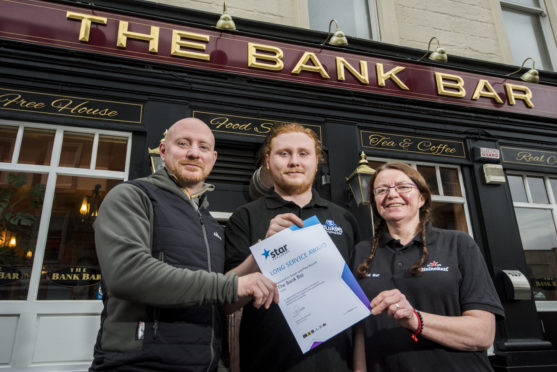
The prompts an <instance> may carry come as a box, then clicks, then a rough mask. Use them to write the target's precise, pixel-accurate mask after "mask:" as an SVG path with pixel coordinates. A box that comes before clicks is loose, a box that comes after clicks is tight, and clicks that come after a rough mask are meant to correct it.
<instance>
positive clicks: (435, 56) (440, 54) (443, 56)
mask: <svg viewBox="0 0 557 372" xmlns="http://www.w3.org/2000/svg"><path fill="white" fill-rule="evenodd" d="M427 58H429V59H431V60H432V61H438V62H447V60H448V58H447V52H445V49H443V48H437V50H436V51H435V52H433V53H431V54H430V55H429V57H427Z"/></svg>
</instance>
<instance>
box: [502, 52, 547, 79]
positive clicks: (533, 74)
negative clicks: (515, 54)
mask: <svg viewBox="0 0 557 372" xmlns="http://www.w3.org/2000/svg"><path fill="white" fill-rule="evenodd" d="M529 59H531V60H532V68H531V69H530V70H528V71H526V72H525V73H524V74H522V76H521V77H520V80H522V81H526V82H528V83H539V82H540V73H539V72H538V70H536V61H534V58H532V57H528V58H526V59H525V60H524V61H522V64H521V65H520V68H519V69H518V70H516V71H513V72H511V73H509V74H507V75H506V76H511V75H512V74H515V73H517V72H520V70H522V68H523V67H524V64H525V63H526V62H527V61H528V60H529Z"/></svg>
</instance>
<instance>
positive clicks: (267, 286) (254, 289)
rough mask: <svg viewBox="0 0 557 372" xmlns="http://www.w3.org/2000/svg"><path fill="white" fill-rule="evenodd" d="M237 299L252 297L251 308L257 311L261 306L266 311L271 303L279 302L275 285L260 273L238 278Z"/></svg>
mask: <svg viewBox="0 0 557 372" xmlns="http://www.w3.org/2000/svg"><path fill="white" fill-rule="evenodd" d="M238 297H239V298H240V299H243V298H246V297H252V298H253V306H255V307H256V308H258V309H259V308H260V307H261V305H264V306H265V309H268V308H269V306H271V303H272V302H273V301H274V302H275V303H276V304H278V302H279V294H278V289H277V285H276V284H275V283H273V282H272V281H271V280H270V279H267V278H266V277H265V276H263V274H261V273H253V274H248V275H244V276H240V277H239V278H238Z"/></svg>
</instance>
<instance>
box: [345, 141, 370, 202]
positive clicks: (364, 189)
mask: <svg viewBox="0 0 557 372" xmlns="http://www.w3.org/2000/svg"><path fill="white" fill-rule="evenodd" d="M360 158H361V159H360V161H359V162H358V167H357V168H356V169H355V170H354V171H353V172H352V174H350V176H348V177H346V182H347V183H348V186H349V187H350V191H351V192H352V196H353V197H354V200H355V201H356V204H357V205H362V204H369V202H370V194H371V180H372V179H373V176H374V175H375V173H376V172H375V170H374V169H372V168H371V167H370V166H369V165H368V162H367V159H366V154H364V152H363V151H362V153H361V154H360Z"/></svg>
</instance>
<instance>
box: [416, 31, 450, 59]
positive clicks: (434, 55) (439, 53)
mask: <svg viewBox="0 0 557 372" xmlns="http://www.w3.org/2000/svg"><path fill="white" fill-rule="evenodd" d="M433 40H436V41H437V49H435V51H433V52H431V54H430V55H429V56H428V57H427V58H428V59H431V60H432V61H437V62H447V61H448V60H449V58H448V57H447V52H446V51H445V49H443V48H441V43H440V42H439V39H438V38H436V37H435V36H434V37H432V38H431V39H429V43H428V44H427V52H425V54H424V55H423V56H421V57H420V58H419V59H418V61H421V60H422V58H424V57H425V56H427V55H428V53H429V51H430V48H431V42H432V41H433Z"/></svg>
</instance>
